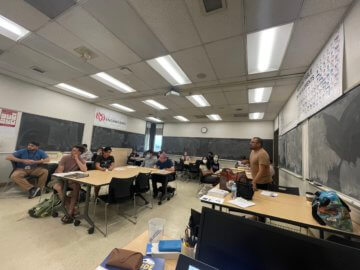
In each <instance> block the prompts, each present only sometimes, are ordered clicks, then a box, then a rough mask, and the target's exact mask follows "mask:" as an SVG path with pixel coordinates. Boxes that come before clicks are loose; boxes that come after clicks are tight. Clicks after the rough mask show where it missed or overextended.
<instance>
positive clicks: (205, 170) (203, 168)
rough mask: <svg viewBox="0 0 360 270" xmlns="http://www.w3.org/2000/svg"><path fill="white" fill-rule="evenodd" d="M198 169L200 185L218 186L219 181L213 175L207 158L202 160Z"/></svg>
mask: <svg viewBox="0 0 360 270" xmlns="http://www.w3.org/2000/svg"><path fill="white" fill-rule="evenodd" d="M199 169H200V174H201V182H202V183H208V184H212V185H213V186H216V185H217V184H219V182H220V179H219V177H218V176H215V175H214V171H213V169H212V167H211V162H209V160H208V159H207V157H203V158H202V164H200V166H199Z"/></svg>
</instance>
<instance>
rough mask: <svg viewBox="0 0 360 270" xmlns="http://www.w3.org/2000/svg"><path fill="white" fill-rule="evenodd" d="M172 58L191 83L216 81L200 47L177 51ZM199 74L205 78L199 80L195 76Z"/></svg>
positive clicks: (207, 59)
mask: <svg viewBox="0 0 360 270" xmlns="http://www.w3.org/2000/svg"><path fill="white" fill-rule="evenodd" d="M172 56H173V58H174V59H175V61H176V62H177V63H178V64H179V65H180V67H181V68H182V69H183V70H184V72H185V73H186V75H187V76H188V77H189V78H190V80H191V81H192V82H201V81H211V80H216V75H215V73H214V70H213V68H212V67H211V64H210V61H209V58H208V57H207V55H206V52H205V50H204V48H203V47H202V46H199V47H195V48H191V49H187V50H183V51H179V52H176V53H173V54H172ZM201 73H202V74H205V75H206V77H205V78H199V77H198V76H197V75H198V74H201Z"/></svg>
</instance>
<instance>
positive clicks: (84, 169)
mask: <svg viewBox="0 0 360 270" xmlns="http://www.w3.org/2000/svg"><path fill="white" fill-rule="evenodd" d="M75 161H76V164H77V165H78V166H79V169H80V171H82V172H86V171H87V167H86V162H82V160H80V158H79V156H75Z"/></svg>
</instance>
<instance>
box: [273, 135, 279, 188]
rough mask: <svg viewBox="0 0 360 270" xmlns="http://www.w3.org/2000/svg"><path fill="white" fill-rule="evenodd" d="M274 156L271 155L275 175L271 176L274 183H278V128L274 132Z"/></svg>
mask: <svg viewBox="0 0 360 270" xmlns="http://www.w3.org/2000/svg"><path fill="white" fill-rule="evenodd" d="M273 153H274V156H273V165H274V170H275V175H274V177H273V179H274V184H276V185H279V130H276V131H275V132H274V151H273Z"/></svg>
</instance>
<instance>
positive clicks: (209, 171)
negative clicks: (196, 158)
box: [200, 168, 213, 176]
mask: <svg viewBox="0 0 360 270" xmlns="http://www.w3.org/2000/svg"><path fill="white" fill-rule="evenodd" d="M200 171H201V174H202V176H208V175H212V174H213V173H212V171H211V170H207V171H204V170H203V169H201V168H200Z"/></svg>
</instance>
